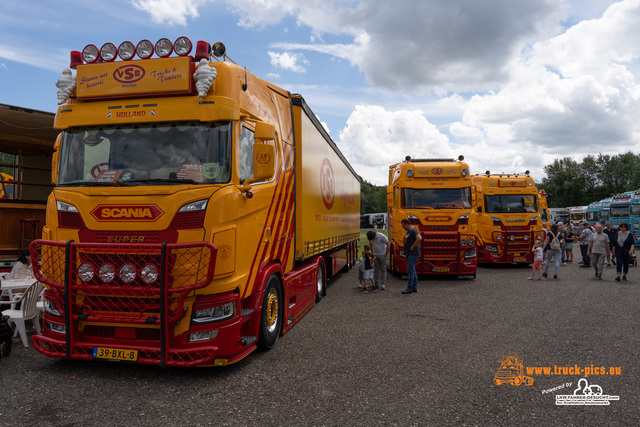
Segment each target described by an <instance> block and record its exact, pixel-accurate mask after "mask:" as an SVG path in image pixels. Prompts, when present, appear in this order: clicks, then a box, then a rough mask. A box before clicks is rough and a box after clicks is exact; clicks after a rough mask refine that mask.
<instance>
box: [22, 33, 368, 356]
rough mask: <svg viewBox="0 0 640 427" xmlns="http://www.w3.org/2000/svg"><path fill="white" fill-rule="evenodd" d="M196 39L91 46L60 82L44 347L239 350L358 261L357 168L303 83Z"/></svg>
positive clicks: (249, 348) (100, 351) (304, 307)
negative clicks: (298, 86) (264, 74)
mask: <svg viewBox="0 0 640 427" xmlns="http://www.w3.org/2000/svg"><path fill="white" fill-rule="evenodd" d="M191 50H192V45H191V41H190V40H189V39H187V38H185V37H181V38H179V39H177V40H176V41H175V42H171V41H169V40H168V39H160V40H158V42H157V43H156V44H155V46H154V45H153V44H151V42H149V41H148V40H143V41H141V42H140V43H139V44H138V45H137V46H135V47H134V46H133V44H131V43H130V42H124V43H122V44H120V46H119V47H118V48H116V47H115V45H113V44H112V43H106V44H105V45H103V46H102V48H100V49H98V48H97V47H96V46H94V45H88V46H87V47H85V49H84V50H83V51H82V52H72V54H71V68H72V69H75V70H76V72H75V74H74V73H73V72H72V71H71V70H65V71H63V75H62V77H61V78H60V79H59V80H58V82H57V83H56V85H57V86H58V88H59V90H58V102H59V103H60V104H61V105H60V107H59V108H58V111H57V114H56V118H55V128H56V129H59V130H60V131H61V133H60V134H59V136H58V139H57V141H56V144H55V150H56V151H55V154H54V157H53V181H54V183H56V187H55V189H54V190H53V193H52V194H51V196H50V197H49V200H48V205H47V217H46V226H45V228H44V230H43V238H42V239H41V240H38V241H36V242H34V243H33V244H32V245H31V250H32V259H33V260H34V265H38V263H40V268H39V269H36V270H37V271H36V272H35V273H36V276H37V278H38V280H40V281H41V282H43V283H45V285H46V290H45V292H44V302H45V312H44V328H43V330H42V333H41V334H37V335H35V336H34V337H33V339H32V341H33V344H34V347H35V348H36V349H37V350H38V351H39V352H41V353H43V354H45V355H48V356H52V357H61V358H62V357H64V358H67V359H88V360H96V359H103V360H105V359H106V360H124V361H129V362H136V363H144V364H152V365H159V366H195V365H205V366H211V365H218V366H220V365H226V364H230V363H234V362H237V361H238V360H241V359H242V358H244V357H245V356H247V355H248V354H250V353H251V352H253V351H254V350H255V349H256V348H261V349H269V348H272V347H273V346H274V345H275V344H276V342H277V340H278V337H279V336H280V335H282V334H284V333H285V332H286V331H288V330H289V329H290V328H291V327H292V326H293V325H294V324H295V323H296V322H297V321H299V320H300V319H301V318H302V317H303V316H304V314H305V313H307V311H308V310H309V309H311V308H312V307H313V305H314V304H315V303H316V302H317V301H319V300H320V298H322V296H323V295H324V294H325V289H326V283H327V280H328V279H329V278H330V277H332V276H333V275H334V274H336V273H337V272H338V271H340V270H341V269H343V268H347V267H350V266H352V265H353V264H354V263H355V260H356V257H357V253H356V252H357V241H358V239H359V231H360V230H359V218H360V179H359V177H358V175H357V174H356V173H355V171H354V170H353V168H352V167H351V166H350V165H349V163H348V162H347V161H346V159H345V157H344V156H343V155H342V153H341V152H340V150H339V149H338V147H337V146H336V144H335V143H334V142H333V141H332V140H331V138H330V137H329V135H328V134H327V132H326V131H325V130H324V128H323V127H322V125H321V124H320V122H319V121H318V119H317V118H316V116H315V115H314V114H313V113H312V112H311V110H310V109H309V107H308V106H307V104H306V102H305V100H304V99H303V98H302V96H300V95H292V94H290V93H289V92H288V91H286V90H284V89H282V88H280V87H278V86H276V85H274V84H272V83H269V82H267V81H265V80H262V79H260V78H258V77H256V76H254V75H252V74H251V73H249V72H248V71H247V70H246V69H245V68H243V67H240V66H238V65H236V64H235V63H233V61H230V60H227V59H228V57H227V56H226V52H225V48H224V45H222V44H221V43H216V44H214V45H213V46H211V45H210V44H209V43H208V42H206V41H199V42H198V43H197V46H196V51H195V58H194V57H193V56H191ZM154 52H155V53H156V54H157V56H159V57H158V58H151V56H152V55H153V54H154ZM174 52H175V55H177V56H175V55H174V56H171V55H172V53H174ZM118 57H119V58H121V59H122V60H117V59H118ZM214 58H215V60H214Z"/></svg>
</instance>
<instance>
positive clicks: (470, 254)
mask: <svg viewBox="0 0 640 427" xmlns="http://www.w3.org/2000/svg"><path fill="white" fill-rule="evenodd" d="M464 257H465V258H475V257H476V250H475V249H468V250H467V251H466V252H465V253H464Z"/></svg>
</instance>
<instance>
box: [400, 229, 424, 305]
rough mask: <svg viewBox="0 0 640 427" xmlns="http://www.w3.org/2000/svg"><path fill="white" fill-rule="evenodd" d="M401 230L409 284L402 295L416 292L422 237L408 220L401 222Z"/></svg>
mask: <svg viewBox="0 0 640 427" xmlns="http://www.w3.org/2000/svg"><path fill="white" fill-rule="evenodd" d="M402 228H404V229H405V231H406V233H405V235H404V256H405V257H406V259H407V274H408V275H409V283H407V289H405V290H404V291H402V293H403V294H410V293H413V292H418V275H417V274H416V262H418V257H419V256H420V243H421V242H422V235H420V232H419V231H418V230H416V228H415V227H413V226H412V225H411V223H410V222H409V220H408V219H403V220H402Z"/></svg>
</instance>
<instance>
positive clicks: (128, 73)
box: [113, 64, 144, 83]
mask: <svg viewBox="0 0 640 427" xmlns="http://www.w3.org/2000/svg"><path fill="white" fill-rule="evenodd" d="M143 77H144V68H142V67H141V66H139V65H133V64H128V65H123V66H122V67H118V68H116V70H115V71H114V72H113V78H114V79H115V80H116V81H119V82H120V83H134V82H137V81H139V80H140V79H142V78H143Z"/></svg>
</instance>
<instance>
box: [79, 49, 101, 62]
mask: <svg viewBox="0 0 640 427" xmlns="http://www.w3.org/2000/svg"><path fill="white" fill-rule="evenodd" d="M99 54H100V52H99V51H98V47H97V46H96V45H94V44H88V45H86V46H85V47H84V49H82V58H83V59H84V62H86V63H87V64H93V63H94V62H96V61H97V60H98V55H99Z"/></svg>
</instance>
